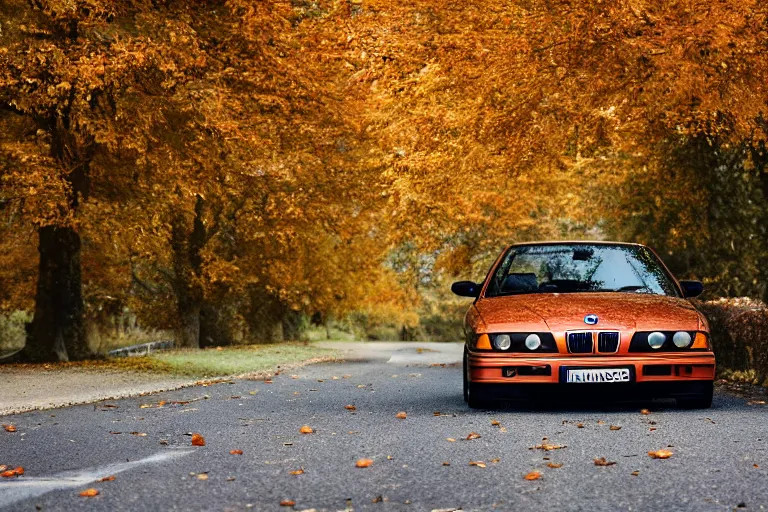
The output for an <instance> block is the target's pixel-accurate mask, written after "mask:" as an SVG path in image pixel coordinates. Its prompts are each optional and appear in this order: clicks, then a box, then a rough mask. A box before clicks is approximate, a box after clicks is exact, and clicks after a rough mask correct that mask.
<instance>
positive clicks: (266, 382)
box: [264, 380, 272, 384]
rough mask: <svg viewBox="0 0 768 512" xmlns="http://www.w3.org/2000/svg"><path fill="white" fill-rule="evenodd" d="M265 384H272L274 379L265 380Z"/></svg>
mask: <svg viewBox="0 0 768 512" xmlns="http://www.w3.org/2000/svg"><path fill="white" fill-rule="evenodd" d="M264 384H272V380H265V381H264Z"/></svg>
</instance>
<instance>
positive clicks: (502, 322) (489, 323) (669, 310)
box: [475, 292, 699, 332]
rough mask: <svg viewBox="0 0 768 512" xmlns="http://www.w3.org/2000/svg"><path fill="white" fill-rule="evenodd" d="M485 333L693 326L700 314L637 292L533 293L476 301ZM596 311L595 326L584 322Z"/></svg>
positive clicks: (669, 299)
mask: <svg viewBox="0 0 768 512" xmlns="http://www.w3.org/2000/svg"><path fill="white" fill-rule="evenodd" d="M475 307H476V308H477V311H478V313H479V315H480V318H481V319H482V321H483V323H484V324H485V326H486V328H487V329H488V331H489V332H503V331H510V332H515V331H518V332H519V331H538V332H541V331H550V330H551V331H568V330H576V329H599V330H604V329H609V330H613V329H615V330H638V331H644V330H678V329H680V330H697V329H699V313H698V311H697V310H696V308H694V307H693V305H692V304H691V303H690V302H688V301H687V300H685V299H681V298H677V297H667V296H664V295H650V294H641V293H611V292H609V293H599V292H598V293H535V294H526V295H510V296H505V297H492V298H483V299H479V300H478V301H477V302H476V303H475ZM586 315H597V317H598V323H597V325H594V326H592V325H587V324H586V323H584V317H585V316H586Z"/></svg>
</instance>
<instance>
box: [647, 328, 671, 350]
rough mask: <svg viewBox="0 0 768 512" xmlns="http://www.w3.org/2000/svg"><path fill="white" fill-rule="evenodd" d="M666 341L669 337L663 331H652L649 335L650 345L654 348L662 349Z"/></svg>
mask: <svg viewBox="0 0 768 512" xmlns="http://www.w3.org/2000/svg"><path fill="white" fill-rule="evenodd" d="M666 341H667V337H666V336H665V335H664V333H663V332H652V333H651V334H649V335H648V345H650V346H651V348H652V349H654V350H658V349H660V348H661V347H662V345H664V342H666Z"/></svg>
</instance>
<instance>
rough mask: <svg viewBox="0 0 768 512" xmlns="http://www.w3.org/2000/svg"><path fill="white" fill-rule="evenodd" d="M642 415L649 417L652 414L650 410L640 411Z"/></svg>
mask: <svg viewBox="0 0 768 512" xmlns="http://www.w3.org/2000/svg"><path fill="white" fill-rule="evenodd" d="M640 414H645V415H646V416H647V415H649V414H651V411H649V410H648V409H640Z"/></svg>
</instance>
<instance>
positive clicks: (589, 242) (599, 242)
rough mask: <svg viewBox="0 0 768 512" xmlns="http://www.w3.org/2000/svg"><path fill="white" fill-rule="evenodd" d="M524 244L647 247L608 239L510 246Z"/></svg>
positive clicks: (518, 244)
mask: <svg viewBox="0 0 768 512" xmlns="http://www.w3.org/2000/svg"><path fill="white" fill-rule="evenodd" d="M524 245H632V246H635V247H645V245H643V244H638V243H633V242H612V241H608V240H542V241H540V242H519V243H515V244H511V245H509V246H508V247H520V246H524Z"/></svg>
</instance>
